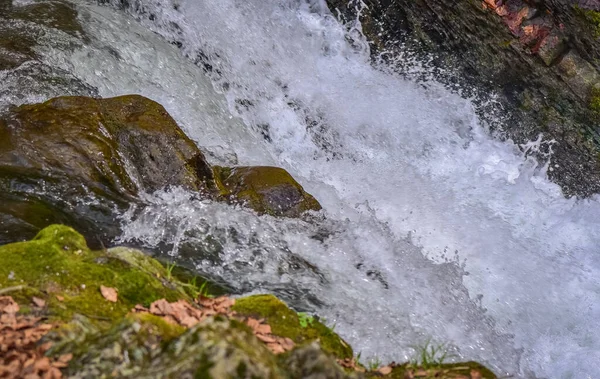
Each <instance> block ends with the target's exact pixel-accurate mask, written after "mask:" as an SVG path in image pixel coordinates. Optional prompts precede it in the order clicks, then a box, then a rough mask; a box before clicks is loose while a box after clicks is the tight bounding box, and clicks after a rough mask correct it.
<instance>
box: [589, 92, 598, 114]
mask: <svg viewBox="0 0 600 379" xmlns="http://www.w3.org/2000/svg"><path fill="white" fill-rule="evenodd" d="M588 106H589V108H590V109H591V110H592V111H594V112H595V113H598V114H600V88H598V87H592V89H591V90H590V100H589V103H588Z"/></svg>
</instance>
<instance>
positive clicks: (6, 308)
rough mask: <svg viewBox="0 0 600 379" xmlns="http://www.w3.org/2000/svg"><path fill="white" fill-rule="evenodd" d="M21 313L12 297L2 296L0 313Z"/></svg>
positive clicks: (0, 298)
mask: <svg viewBox="0 0 600 379" xmlns="http://www.w3.org/2000/svg"><path fill="white" fill-rule="evenodd" d="M18 311H19V305H18V304H17V303H16V302H15V301H14V300H13V298H12V296H0V312H1V313H7V314H13V313H17V312H18Z"/></svg>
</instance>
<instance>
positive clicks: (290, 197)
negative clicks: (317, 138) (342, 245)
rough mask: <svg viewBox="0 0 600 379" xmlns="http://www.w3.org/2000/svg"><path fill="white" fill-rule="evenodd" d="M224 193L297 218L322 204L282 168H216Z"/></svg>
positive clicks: (262, 210) (263, 210)
mask: <svg viewBox="0 0 600 379" xmlns="http://www.w3.org/2000/svg"><path fill="white" fill-rule="evenodd" d="M214 171H215V174H216V177H217V180H218V181H219V182H220V183H219V184H220V186H219V187H220V188H221V189H222V194H223V195H225V196H226V197H227V198H229V199H233V200H235V201H237V202H241V203H242V204H245V205H248V206H249V207H251V208H252V209H254V210H256V211H258V212H260V213H267V214H270V215H273V216H287V217H298V216H299V215H300V214H302V213H303V212H305V211H308V210H315V211H318V210H320V209H321V205H320V204H319V203H318V202H317V201H316V200H315V198H314V197H312V196H311V195H310V194H308V193H306V192H305V191H304V189H303V188H302V186H301V185H300V184H299V183H298V182H297V181H296V180H294V178H293V177H292V176H291V175H290V174H289V173H288V172H287V171H285V170H284V169H282V168H279V167H234V168H227V167H218V166H215V167H214Z"/></svg>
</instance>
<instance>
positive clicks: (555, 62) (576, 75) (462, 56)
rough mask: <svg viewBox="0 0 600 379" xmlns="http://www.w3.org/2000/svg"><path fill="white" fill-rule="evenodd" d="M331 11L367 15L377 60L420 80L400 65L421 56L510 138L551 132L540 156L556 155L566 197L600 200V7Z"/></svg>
mask: <svg viewBox="0 0 600 379" xmlns="http://www.w3.org/2000/svg"><path fill="white" fill-rule="evenodd" d="M327 3H328V4H329V6H330V8H331V10H332V11H333V13H334V14H337V15H338V17H339V18H341V19H342V20H345V21H346V22H348V21H350V20H355V19H356V18H357V17H358V19H359V20H360V21H361V24H362V30H363V33H364V34H365V35H366V36H367V38H368V39H369V40H370V41H371V51H372V56H373V59H374V60H375V61H378V60H383V61H385V62H387V63H389V64H392V65H393V67H394V68H395V70H396V71H398V72H399V73H401V74H404V75H412V74H409V68H410V67H409V63H408V62H407V61H405V60H402V59H397V58H398V56H399V55H400V54H403V55H404V56H406V55H409V56H411V55H412V56H416V57H417V58H419V61H420V62H426V63H424V65H425V66H426V67H427V68H428V70H427V71H428V72H433V75H434V76H435V78H436V79H437V80H439V81H441V82H443V83H445V84H446V85H447V86H448V87H450V88H455V87H456V85H457V84H458V85H460V86H462V87H463V92H462V93H463V94H464V95H466V96H473V97H475V98H476V104H477V105H478V110H479V112H480V114H481V116H482V117H483V119H486V120H487V121H489V122H490V125H491V128H492V130H493V131H494V132H495V133H497V134H498V135H499V136H500V137H502V138H507V139H508V138H510V139H513V140H514V141H515V142H516V143H524V142H526V141H530V140H536V139H537V138H538V136H539V134H540V133H542V134H543V136H544V140H545V141H553V142H548V143H547V144H545V145H544V146H543V148H542V149H541V151H539V152H536V154H537V156H538V157H540V158H545V157H546V156H547V153H548V152H549V151H550V150H552V158H551V165H550V169H549V173H548V174H549V176H550V177H551V178H552V179H553V180H554V181H555V182H557V183H558V184H560V185H561V187H562V188H563V191H564V192H565V194H566V195H568V196H573V195H577V196H584V197H585V196H589V195H591V194H593V193H598V192H600V159H599V153H600V149H599V146H600V134H599V133H600V129H599V128H598V122H599V121H600V96H599V95H600V75H599V73H598V69H599V67H600V61H598V58H599V57H600V42H599V40H598V36H599V35H600V27H599V26H600V13H597V11H598V10H600V2H598V1H569V0H550V1H545V2H544V1H534V0H531V1H526V0H507V1H502V0H485V1H478V0H454V1H442V0H393V1H391V0H364V1H354V0H328V1H327ZM361 4H362V5H361ZM420 79H424V78H423V77H422V78H420ZM464 88H467V89H466V90H464ZM489 93H494V94H496V95H497V97H496V101H497V102H499V103H500V109H501V112H500V113H498V112H494V113H492V111H493V109H498V108H497V107H494V108H491V107H489V106H488V105H487V104H488V102H487V100H489V95H488V94H489ZM498 118H501V119H502V120H503V122H502V127H501V128H500V127H499V124H500V123H498V122H497V120H498Z"/></svg>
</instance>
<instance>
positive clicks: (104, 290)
mask: <svg viewBox="0 0 600 379" xmlns="http://www.w3.org/2000/svg"><path fill="white" fill-rule="evenodd" d="M100 293H101V294H102V296H103V297H104V298H105V299H106V300H108V301H110V302H111V303H116V302H117V290H116V289H114V288H111V287H104V286H100Z"/></svg>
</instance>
